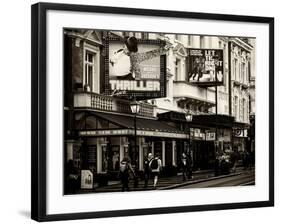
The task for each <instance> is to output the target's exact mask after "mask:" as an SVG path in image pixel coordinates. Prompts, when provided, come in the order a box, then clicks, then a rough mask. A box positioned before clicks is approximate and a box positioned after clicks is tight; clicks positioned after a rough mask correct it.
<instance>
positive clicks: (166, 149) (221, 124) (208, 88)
mask: <svg viewBox="0 0 281 224" xmlns="http://www.w3.org/2000/svg"><path fill="white" fill-rule="evenodd" d="M159 35H160V34H153V33H149V34H148V33H136V32H134V33H133V32H108V31H96V30H83V29H79V30H75V29H65V30H64V51H65V52H64V56H65V57H64V62H65V63H64V130H65V131H64V139H65V141H64V142H65V144H64V149H65V150H64V152H65V156H64V159H65V163H67V162H68V161H69V160H72V161H73V162H74V166H75V167H76V168H77V169H78V170H90V171H91V172H92V173H93V174H107V175H109V176H110V178H116V176H117V173H118V171H119V164H120V161H121V160H122V159H123V158H124V157H125V156H127V157H129V158H130V159H131V163H132V165H133V167H134V168H135V169H136V170H138V171H140V172H141V171H142V170H143V162H144V158H145V157H146V156H147V155H148V153H152V154H153V155H156V154H158V155H159V156H160V158H161V160H162V165H163V175H176V173H177V172H178V171H179V170H180V165H181V154H182V152H190V153H191V154H192V159H193V168H194V169H213V168H214V163H215V157H216V153H218V152H220V151H221V152H222V151H224V150H225V149H231V148H232V144H233V126H234V123H235V119H234V117H233V116H231V113H230V111H231V107H230V106H229V105H230V104H231V103H229V101H228V100H229V96H228V95H227V94H228V92H230V91H231V90H230V89H229V88H230V85H229V84H228V83H229V82H228V80H225V77H227V75H226V74H225V71H226V70H227V69H226V68H225V67H224V66H225V63H226V61H224V60H223V59H224V57H225V56H226V55H227V53H226V52H225V51H223V50H218V49H217V48H216V50H210V49H205V50H199V49H195V48H199V47H200V46H199V45H198V46H197V45H196V44H197V42H196V38H192V39H188V41H187V43H188V44H192V48H190V49H189V48H188V46H185V45H184V44H182V43H180V42H179V41H178V44H177V46H176V47H174V48H173V49H170V50H169V51H168V52H165V53H163V52H162V53H163V54H159V55H156V56H155V55H153V58H151V59H150V60H147V61H143V62H141V63H140V64H139V65H138V66H139V68H138V69H139V70H140V72H141V77H140V78H139V77H132V76H130V73H128V71H129V70H130V66H131V65H130V62H131V61H130V60H131V59H130V58H128V57H127V56H126V55H124V54H122V52H123V50H122V48H123V45H124V44H123V42H124V37H125V36H134V37H136V38H137V40H138V48H139V49H138V50H139V52H141V53H145V52H149V51H153V50H155V49H156V51H157V52H158V49H162V48H163V46H164V45H165V39H163V38H162V39H161V38H159ZM160 36H161V35H160ZM166 36H169V35H166ZM170 36H175V35H170ZM186 36H188V35H186ZM188 38H191V36H189V37H188ZM208 38H209V37H208ZM210 38H212V37H210ZM192 41H193V43H192ZM202 43H203V42H202ZM198 44H200V41H199V42H198ZM194 47H195V48H194ZM160 51H161V50H160ZM198 57H199V58H200V57H205V58H206V59H204V60H207V59H208V60H209V61H207V62H206V63H207V64H208V68H209V70H210V71H208V74H207V73H206V74H204V75H203V76H202V79H201V78H200V79H199V77H196V74H195V73H194V71H195V70H194V69H193V70H192V69H190V70H188V68H193V67H194V64H195V63H197V60H198ZM200 60H201V59H200ZM213 71H216V73H214V72H213ZM131 75H132V74H131ZM197 75H198V74H197ZM191 82H192V83H191ZM217 85H222V87H220V88H221V89H222V90H224V92H223V91H219V95H218V96H217V97H218V98H219V100H220V101H221V102H223V104H224V105H223V107H222V106H218V101H217V100H216V92H215V86H217ZM223 85H225V86H223ZM224 94H225V95H224ZM223 99H224V100H225V101H223ZM135 102H137V107H138V110H137V111H133V110H132V103H135ZM220 107H222V108H223V110H224V111H223V112H221V110H220ZM215 108H217V109H215ZM217 110H218V111H217ZM215 112H216V113H215Z"/></svg>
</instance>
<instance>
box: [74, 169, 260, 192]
mask: <svg viewBox="0 0 281 224" xmlns="http://www.w3.org/2000/svg"><path fill="white" fill-rule="evenodd" d="M254 184H255V170H254V169H252V170H243V168H242V167H240V168H238V169H237V171H236V172H235V173H230V174H228V175H220V176H214V172H213V171H212V170H201V171H197V172H194V173H193V179H192V180H188V181H183V180H182V175H181V174H180V173H179V174H178V175H177V176H172V177H162V178H159V181H158V184H157V190H169V189H185V188H204V187H226V186H245V185H254ZM129 187H130V191H145V190H153V180H152V179H150V180H149V184H148V187H147V188H144V181H143V180H140V181H139V184H138V186H137V187H136V186H134V184H133V181H132V180H131V181H130V184H129ZM120 191H121V184H120V181H112V182H110V183H109V184H108V186H103V187H95V189H93V190H80V191H79V193H105V192H120Z"/></svg>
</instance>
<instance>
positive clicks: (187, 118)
mask: <svg viewBox="0 0 281 224" xmlns="http://www.w3.org/2000/svg"><path fill="white" fill-rule="evenodd" d="M185 119H186V121H187V122H188V123H190V122H192V119H193V115H192V114H191V113H187V114H186V115H185ZM188 134H189V146H188V147H189V150H191V149H190V148H191V129H190V124H188Z"/></svg>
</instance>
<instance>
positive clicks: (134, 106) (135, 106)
mask: <svg viewBox="0 0 281 224" xmlns="http://www.w3.org/2000/svg"><path fill="white" fill-rule="evenodd" d="M130 107H131V111H132V113H133V114H134V115H135V116H134V150H133V158H132V160H133V165H135V167H136V166H137V164H136V151H137V114H138V113H139V110H140V105H139V103H138V102H137V101H136V100H134V101H133V102H132V103H131V104H130Z"/></svg>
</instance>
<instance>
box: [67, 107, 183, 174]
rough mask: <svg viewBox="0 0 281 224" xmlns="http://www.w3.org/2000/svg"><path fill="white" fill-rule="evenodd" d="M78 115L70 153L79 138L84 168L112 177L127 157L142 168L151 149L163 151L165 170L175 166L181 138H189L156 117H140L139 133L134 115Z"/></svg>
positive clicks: (79, 113)
mask: <svg viewBox="0 0 281 224" xmlns="http://www.w3.org/2000/svg"><path fill="white" fill-rule="evenodd" d="M75 117H76V135H77V140H75V141H73V143H72V144H68V145H67V146H66V147H67V148H68V150H67V151H68V153H69V154H70V153H73V152H72V151H71V149H72V148H73V147H72V146H73V145H74V144H76V145H77V142H79V145H78V146H77V150H76V151H78V152H79V154H77V155H78V156H77V157H78V159H77V160H79V156H80V161H79V163H81V168H83V169H89V170H91V171H92V172H93V173H96V174H107V175H109V176H110V178H112V179H114V178H116V177H117V174H118V171H119V165H120V161H122V159H123V158H124V157H128V158H129V159H130V160H131V163H132V165H133V167H134V169H135V170H137V171H139V172H141V171H142V170H143V162H144V159H145V157H146V156H147V155H148V153H152V154H153V155H154V156H155V155H156V154H157V155H159V157H160V159H161V160H162V164H163V170H165V171H166V170H167V169H168V168H167V167H170V168H171V169H172V168H173V167H176V166H177V165H178V163H179V161H178V160H177V155H180V153H179V152H178V151H177V145H178V142H179V141H185V142H188V141H187V139H188V134H187V133H185V132H183V131H180V130H178V129H177V128H176V127H173V126H171V125H168V124H166V123H164V122H161V121H159V120H157V119H155V118H154V119H152V118H144V117H137V119H136V135H137V136H136V137H135V131H134V121H133V120H134V117H133V116H131V115H124V114H117V113H105V112H97V111H96V112H93V111H87V112H85V111H81V112H80V111H78V112H77V113H76V116H75ZM135 139H136V140H137V141H136V143H135ZM167 172H169V171H167Z"/></svg>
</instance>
